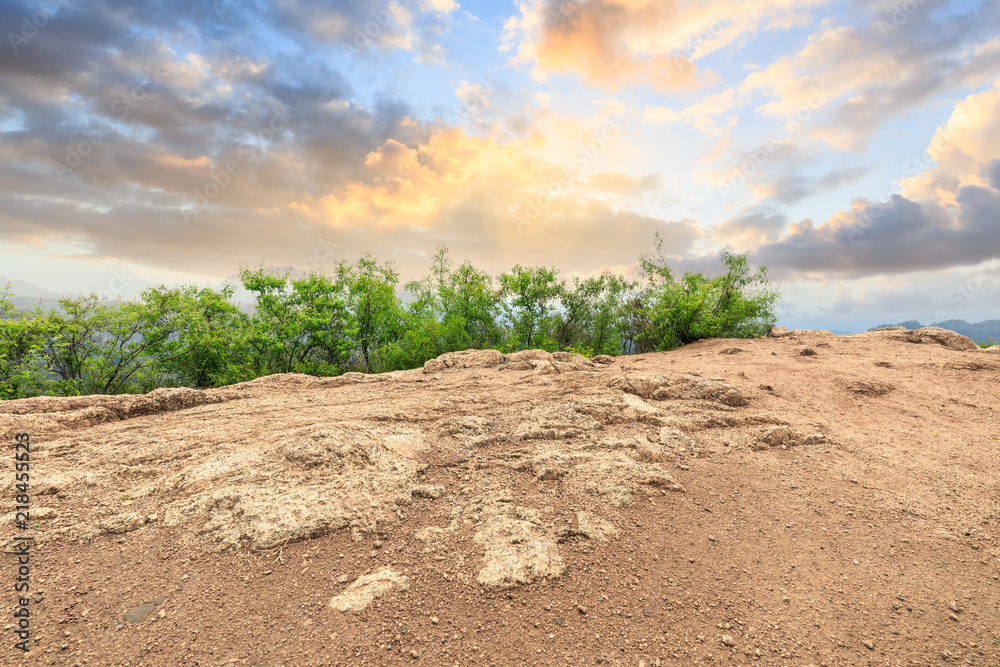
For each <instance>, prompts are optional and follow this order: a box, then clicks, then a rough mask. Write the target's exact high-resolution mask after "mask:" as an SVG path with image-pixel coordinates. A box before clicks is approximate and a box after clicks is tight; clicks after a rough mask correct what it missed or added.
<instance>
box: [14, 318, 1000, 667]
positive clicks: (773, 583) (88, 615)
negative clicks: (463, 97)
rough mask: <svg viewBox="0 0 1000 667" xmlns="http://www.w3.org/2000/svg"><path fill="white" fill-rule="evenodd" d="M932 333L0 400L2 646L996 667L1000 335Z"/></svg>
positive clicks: (253, 655) (246, 654)
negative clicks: (27, 547)
mask: <svg viewBox="0 0 1000 667" xmlns="http://www.w3.org/2000/svg"><path fill="white" fill-rule="evenodd" d="M909 334H912V332H909ZM911 338H913V336H911ZM913 340H918V339H916V338H913ZM942 342H943V343H944V344H942ZM949 345H951V346H955V344H954V339H950V338H946V339H940V340H937V339H933V338H927V337H925V338H922V339H919V340H918V342H912V341H911V340H905V339H904V337H902V336H901V335H900V334H899V332H878V333H872V334H867V335H859V336H841V337H838V336H832V335H828V334H825V333H819V332H797V333H793V334H791V335H788V336H785V337H780V338H766V339H755V340H709V341H703V342H700V343H696V344H693V345H689V346H687V347H685V348H682V349H680V350H677V351H674V352H669V353H661V354H647V355H641V356H638V357H620V358H617V359H615V360H610V363H597V364H592V363H589V362H587V361H586V360H583V359H581V358H579V357H572V356H570V355H558V356H556V357H550V356H546V355H544V354H538V355H534V356H535V358H530V357H531V356H532V355H526V354H523V353H522V354H520V355H518V356H516V357H515V356H513V355H508V357H507V358H506V359H505V358H503V356H502V355H500V356H499V357H497V356H496V354H498V353H495V354H493V355H492V356H491V355H489V354H486V353H477V354H471V353H470V354H458V355H451V356H448V357H446V358H442V359H441V360H438V361H437V362H429V366H428V368H427V371H428V372H424V371H422V370H416V371H406V372H399V373H391V374H386V375H383V376H368V377H366V376H358V375H356V374H351V375H349V376H344V377H341V378H332V379H316V378H307V377H304V376H272V377H269V378H262V379H260V380H257V381H254V382H250V383H244V384H242V385H236V386H234V387H229V388H225V389H219V390H210V391H207V392H198V391H195V390H160V391H158V392H154V393H153V394H151V395H148V396H146V397H103V398H102V397H85V398H80V399H29V400H27V401H8V402H0V433H2V434H4V436H5V438H4V440H5V442H7V443H9V445H8V446H9V448H10V450H11V451H13V439H14V433H16V432H18V431H21V430H28V431H30V432H31V433H32V439H33V450H32V454H31V455H32V484H31V511H32V521H31V527H30V529H29V530H27V531H17V530H16V527H15V524H14V516H13V514H10V515H8V516H5V517H4V519H3V525H4V529H3V530H4V531H5V534H4V537H5V538H10V537H11V536H13V535H15V534H17V535H22V534H28V535H31V536H34V537H36V538H37V542H36V544H34V546H32V550H31V565H30V567H31V572H30V577H31V591H30V596H31V597H30V604H29V607H28V608H29V611H30V614H31V616H30V632H31V638H30V646H31V651H30V653H28V654H27V655H23V654H22V653H21V652H20V651H17V650H15V649H14V648H13V645H14V643H15V642H16V641H17V639H16V638H15V634H14V630H15V629H16V628H15V626H14V624H13V623H14V620H15V619H14V617H13V615H12V614H13V613H14V612H15V611H16V609H17V606H16V605H15V604H14V603H15V602H16V599H15V598H14V597H13V593H12V591H11V587H12V586H13V584H14V581H15V579H16V577H17V564H16V557H15V556H13V555H12V554H11V553H10V552H12V551H14V550H15V548H16V547H15V544H14V542H13V541H12V540H11V539H7V542H6V550H7V551H8V553H7V554H5V556H6V557H5V558H4V559H3V560H2V568H3V569H2V570H0V584H2V586H3V587H4V589H5V590H7V591H8V593H7V594H6V596H5V597H4V599H3V604H4V610H5V611H4V621H3V623H2V624H3V626H4V633H3V637H4V646H3V647H2V649H0V655H2V656H3V658H2V661H3V662H4V664H11V665H19V664H32V665H34V664H51V665H288V666H289V667H290V666H292V665H296V666H298V665H360V664H366V665H367V664H400V663H414V664H428V665H454V664H459V665H466V664H498V665H521V664H539V665H597V664H605V665H646V666H647V667H650V666H652V665H690V664H724V665H749V664H760V665H767V664H784V665H789V664H795V665H799V664H801V665H808V664H814V665H932V664H934V665H936V664H945V663H947V664H952V663H958V664H973V665H996V664H1000V606H998V603H1000V580H998V576H1000V547H998V542H997V532H998V524H1000V501H998V499H1000V482H998V475H997V471H998V470H1000V419H998V406H1000V389H998V387H1000V385H998V381H1000V355H998V354H995V353H991V352H983V351H980V350H972V349H967V350H956V349H951V348H950V347H948V346H949ZM806 347H807V348H808V349H809V350H811V351H812V352H813V353H814V354H809V353H808V352H806V353H805V354H803V348H806ZM606 361H608V360H606ZM5 456H6V455H5ZM7 460H8V461H10V459H9V458H8V459H7ZM4 470H5V471H4V472H3V473H2V474H3V477H2V478H0V487H3V488H4V494H3V497H4V501H3V503H4V504H3V506H2V512H0V513H2V514H5V515H7V514H8V513H12V512H13V510H14V503H13V501H12V499H13V497H14V480H13V476H14V472H13V466H12V465H7V466H6V467H5V469H4ZM366 575H375V576H372V577H368V578H367V579H365V578H364V577H366ZM359 578H363V579H362V581H360V582H359V583H355V582H356V581H357V580H358V579H359ZM366 593H374V595H375V597H374V600H372V599H371V596H369V597H368V598H367V599H366V597H365V594H366ZM154 602H155V603H154ZM331 603H332V605H333V606H331ZM366 603H367V606H365V605H366ZM143 605H146V606H143ZM361 607H363V608H361ZM340 608H346V609H349V610H348V611H340V610H339V609H340ZM126 615H129V619H128V620H126ZM133 621H134V622H133Z"/></svg>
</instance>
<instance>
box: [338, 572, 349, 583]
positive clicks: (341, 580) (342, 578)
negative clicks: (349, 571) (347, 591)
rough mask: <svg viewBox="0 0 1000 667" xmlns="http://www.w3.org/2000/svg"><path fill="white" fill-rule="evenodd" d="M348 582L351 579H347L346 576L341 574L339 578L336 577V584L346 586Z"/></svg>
mask: <svg viewBox="0 0 1000 667" xmlns="http://www.w3.org/2000/svg"><path fill="white" fill-rule="evenodd" d="M350 580H351V578H350V577H348V576H347V575H346V574H342V575H340V576H339V577H337V583H338V584H346V583H347V582H348V581H350Z"/></svg>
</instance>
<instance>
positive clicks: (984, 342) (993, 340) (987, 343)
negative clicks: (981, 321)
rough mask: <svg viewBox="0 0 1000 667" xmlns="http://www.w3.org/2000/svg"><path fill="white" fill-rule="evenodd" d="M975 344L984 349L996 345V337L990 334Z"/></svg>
mask: <svg viewBox="0 0 1000 667" xmlns="http://www.w3.org/2000/svg"><path fill="white" fill-rule="evenodd" d="M976 344H977V345H979V347H981V348H983V349H984V350H985V349H986V348H988V347H993V346H994V345H997V339H996V338H993V337H992V336H990V337H989V338H987V339H986V340H981V341H979V342H978V343H976Z"/></svg>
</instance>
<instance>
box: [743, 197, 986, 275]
mask: <svg viewBox="0 0 1000 667" xmlns="http://www.w3.org/2000/svg"><path fill="white" fill-rule="evenodd" d="M956 201H957V202H958V205H959V211H958V214H957V216H955V215H953V214H952V213H951V212H950V211H948V210H946V209H945V208H943V207H941V206H940V205H938V204H934V203H931V202H915V201H911V200H909V199H906V198H905V197H902V196H900V195H893V196H892V197H891V198H890V200H889V201H888V202H885V203H873V204H868V205H865V206H862V207H855V208H854V209H852V210H851V211H850V212H847V213H843V214H838V215H836V216H834V217H832V218H831V219H830V220H828V221H826V222H824V223H822V224H820V225H818V226H817V225H814V224H813V223H812V221H810V220H804V221H802V222H799V223H796V224H793V225H791V229H790V231H789V233H788V234H786V235H785V236H784V237H782V238H781V239H779V240H778V241H775V242H774V243H770V244H767V245H764V246H761V247H760V248H758V249H757V250H756V251H755V253H754V259H755V261H758V262H761V263H763V264H766V265H767V266H771V267H774V270H775V271H776V272H777V273H778V274H779V275H785V276H799V277H803V276H810V275H811V276H818V275H823V276H844V277H861V276H871V275H880V274H897V273H907V272H912V271H928V270H934V269H944V268H949V267H956V266H972V265H976V264H979V263H980V262H982V261H984V260H987V259H990V258H992V257H994V256H996V255H997V254H998V253H1000V224H998V217H997V211H998V210H1000V192H998V191H997V190H996V189H990V188H983V187H978V186H965V187H962V188H960V189H959V190H958V193H957V195H956Z"/></svg>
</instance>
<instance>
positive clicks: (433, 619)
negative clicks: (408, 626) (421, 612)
mask: <svg viewBox="0 0 1000 667" xmlns="http://www.w3.org/2000/svg"><path fill="white" fill-rule="evenodd" d="M431 623H433V624H434V625H437V624H438V617H437V616H431Z"/></svg>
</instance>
